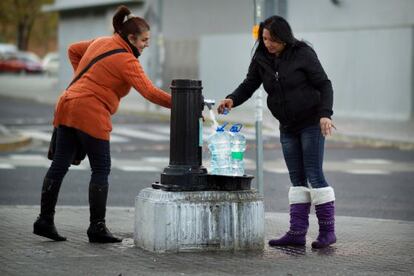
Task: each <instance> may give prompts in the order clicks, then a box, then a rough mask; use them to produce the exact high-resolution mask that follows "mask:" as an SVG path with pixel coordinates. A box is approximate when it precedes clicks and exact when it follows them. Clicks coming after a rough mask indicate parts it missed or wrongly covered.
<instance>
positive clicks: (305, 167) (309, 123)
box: [218, 16, 336, 248]
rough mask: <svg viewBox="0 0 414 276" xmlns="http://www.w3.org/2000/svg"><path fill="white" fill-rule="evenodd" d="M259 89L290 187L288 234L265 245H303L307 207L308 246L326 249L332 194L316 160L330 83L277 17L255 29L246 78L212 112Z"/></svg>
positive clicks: (326, 122) (326, 125)
mask: <svg viewBox="0 0 414 276" xmlns="http://www.w3.org/2000/svg"><path fill="white" fill-rule="evenodd" d="M261 84H263V87H264V90H265V91H266V92H267V94H268V95H267V106H268V108H269V109H270V111H271V112H272V114H273V116H274V117H275V118H276V119H278V120H279V122H280V141H281V144H282V150H283V155H284V159H285V162H286V165H287V168H288V170H289V176H290V180H291V182H292V187H291V188H290V190H289V195H288V197H289V204H290V216H291V219H290V230H289V231H288V232H287V233H286V235H284V236H283V237H281V238H280V239H274V240H270V241H269V244H270V245H272V246H287V245H305V244H306V233H307V230H308V226H309V212H310V207H311V204H312V203H313V204H314V205H315V209H316V215H317V217H318V221H319V236H318V237H317V239H316V241H314V242H313V243H312V247H314V248H322V247H326V246H329V245H330V244H333V243H335V242H336V236H335V231H334V221H335V219H334V201H335V194H334V190H333V188H332V187H330V186H329V184H328V183H327V182H326V180H325V177H324V174H323V171H322V161H323V153H324V142H325V136H327V135H330V134H331V131H332V128H333V127H334V126H333V124H332V121H331V116H332V114H333V111H332V105H333V90H332V84H331V81H330V80H329V79H328V77H327V75H326V73H325V71H324V70H323V68H322V66H321V64H320V62H319V60H318V57H317V55H316V53H315V51H314V50H313V49H312V48H311V47H310V46H309V45H307V44H306V43H305V42H302V41H298V40H297V39H295V37H294V36H293V33H292V30H291V28H290V26H289V23H288V22H287V21H286V20H285V19H283V18H282V17H280V16H272V17H270V18H268V19H266V20H265V21H264V22H262V23H261V24H260V27H259V36H258V40H257V48H256V51H255V54H254V56H253V58H252V60H251V63H250V66H249V71H248V73H247V76H246V78H245V80H244V81H243V82H242V83H241V84H240V85H239V87H237V89H236V90H235V91H234V92H233V93H231V94H230V95H228V96H227V97H226V98H225V99H224V100H222V101H221V102H220V105H219V106H218V112H219V113H223V111H224V110H225V109H228V110H230V109H231V108H233V107H237V106H239V105H241V104H242V103H244V102H245V101H246V100H247V99H249V98H250V97H251V96H252V95H253V93H254V92H255V91H256V89H258V88H259V86H260V85H261ZM308 183H309V184H310V186H309V185H308Z"/></svg>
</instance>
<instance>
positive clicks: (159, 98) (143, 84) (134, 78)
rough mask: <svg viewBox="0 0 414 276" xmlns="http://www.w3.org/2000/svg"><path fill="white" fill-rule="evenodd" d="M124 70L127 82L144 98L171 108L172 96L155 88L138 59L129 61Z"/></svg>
mask: <svg viewBox="0 0 414 276" xmlns="http://www.w3.org/2000/svg"><path fill="white" fill-rule="evenodd" d="M124 68H125V69H124V70H123V76H124V77H125V79H126V81H127V82H128V83H129V84H130V85H131V86H133V87H134V88H135V89H136V90H137V91H138V92H139V93H140V94H141V95H142V96H143V97H144V98H146V99H147V100H149V101H150V102H152V103H155V104H158V105H161V106H163V107H166V108H171V95H170V94H168V93H167V92H165V91H163V90H161V89H159V88H158V87H156V86H154V84H153V83H152V82H151V80H150V79H149V78H148V77H147V75H146V74H145V72H144V70H143V69H142V66H141V64H140V63H139V61H138V60H137V59H135V58H132V57H131V58H130V59H128V60H127V64H126V65H125V67H124Z"/></svg>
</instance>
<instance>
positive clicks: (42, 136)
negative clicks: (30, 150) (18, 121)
mask: <svg viewBox="0 0 414 276" xmlns="http://www.w3.org/2000/svg"><path fill="white" fill-rule="evenodd" d="M20 132H21V133H23V134H24V135H26V136H30V137H32V138H34V139H37V140H41V141H45V142H50V138H52V132H44V131H37V130H21V131H20Z"/></svg>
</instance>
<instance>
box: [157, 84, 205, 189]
mask: <svg viewBox="0 0 414 276" xmlns="http://www.w3.org/2000/svg"><path fill="white" fill-rule="evenodd" d="M201 90H202V86H201V80H186V79H176V80H173V81H172V83H171V95H172V108H171V123H170V127H171V129H170V163H169V166H168V167H166V168H165V169H164V171H163V173H162V174H161V183H155V184H154V185H153V187H154V188H161V189H163V190H167V191H197V190H206V189H207V180H206V177H200V176H203V175H206V174H207V170H206V169H205V168H204V167H203V166H202V165H201V164H202V146H203V140H202V128H203V120H202V111H203V108H204V98H203V96H202V94H201Z"/></svg>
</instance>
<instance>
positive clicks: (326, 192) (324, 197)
mask: <svg viewBox="0 0 414 276" xmlns="http://www.w3.org/2000/svg"><path fill="white" fill-rule="evenodd" d="M310 193H311V198H312V203H313V204H314V205H320V204H324V203H327V202H331V201H335V193H334V189H333V188H332V187H324V188H318V189H311V191H310Z"/></svg>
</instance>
